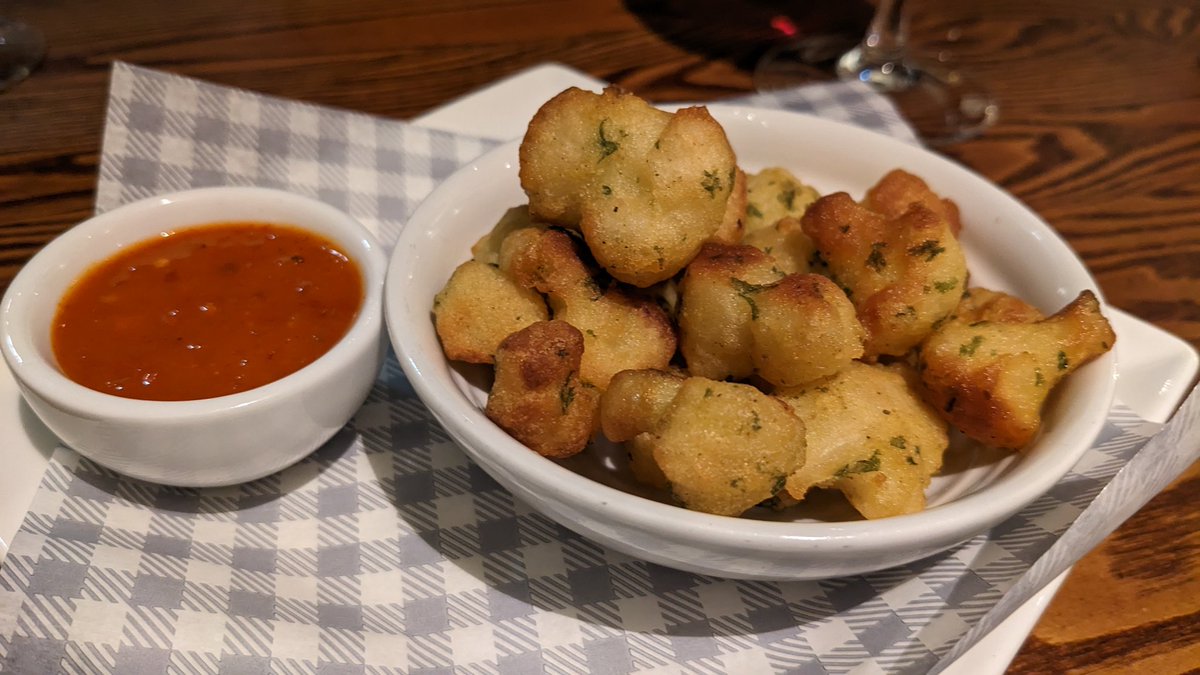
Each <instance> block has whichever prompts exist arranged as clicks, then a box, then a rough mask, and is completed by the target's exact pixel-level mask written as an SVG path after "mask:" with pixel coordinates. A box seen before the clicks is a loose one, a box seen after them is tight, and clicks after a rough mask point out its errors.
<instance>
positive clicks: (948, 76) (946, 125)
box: [837, 47, 1000, 145]
mask: <svg viewBox="0 0 1200 675" xmlns="http://www.w3.org/2000/svg"><path fill="white" fill-rule="evenodd" d="M837 74H838V77H839V78H841V79H843V80H857V81H859V82H862V83H864V84H867V85H869V86H870V87H872V88H873V89H875V90H876V91H878V92H881V93H884V94H887V95H888V96H889V97H890V98H891V99H892V102H893V103H895V104H896V107H897V108H899V109H900V112H901V113H902V114H903V115H904V117H905V118H906V119H907V120H908V123H909V124H910V125H912V127H913V129H914V130H916V132H917V135H918V136H920V137H921V140H923V141H924V142H926V143H928V144H930V145H940V144H943V143H953V142H956V141H962V140H966V139H968V138H972V137H974V136H977V135H979V134H980V133H982V132H983V131H984V130H985V129H987V128H988V127H990V126H992V125H993V124H995V123H996V120H997V119H998V117H999V113H1000V108H999V106H998V105H997V104H996V100H995V99H994V98H992V96H991V94H989V93H988V92H987V90H986V89H984V88H983V87H982V86H981V85H979V84H977V83H975V82H974V81H972V80H971V79H970V78H968V77H966V76H965V75H964V74H963V73H962V72H960V71H957V70H954V69H950V68H946V67H944V66H942V65H940V64H924V63H921V62H918V61H914V60H912V59H909V58H897V59H894V60H887V59H881V60H869V59H866V58H864V56H863V51H862V50H861V49H860V48H857V47H856V48H854V49H851V50H850V51H848V52H846V53H845V54H844V55H843V56H842V57H841V58H840V59H838V62H837Z"/></svg>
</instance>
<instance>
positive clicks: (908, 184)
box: [863, 169, 962, 237]
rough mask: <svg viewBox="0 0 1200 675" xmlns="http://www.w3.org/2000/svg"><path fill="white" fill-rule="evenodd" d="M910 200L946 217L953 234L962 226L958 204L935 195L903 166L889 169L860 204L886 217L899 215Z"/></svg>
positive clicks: (955, 234)
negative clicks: (902, 167)
mask: <svg viewBox="0 0 1200 675" xmlns="http://www.w3.org/2000/svg"><path fill="white" fill-rule="evenodd" d="M913 204H920V205H921V206H924V207H925V208H927V209H929V210H930V211H933V212H934V213H936V214H937V215H938V216H939V217H940V218H943V219H945V220H946V222H947V223H949V224H950V231H951V232H953V233H954V236H955V237H957V236H958V233H959V232H960V231H961V230H962V221H961V220H960V219H959V215H958V204H955V203H954V202H953V201H952V200H950V199H943V198H941V197H939V196H937V194H935V193H934V191H933V190H931V189H929V185H927V184H926V183H925V181H923V180H921V179H920V178H919V177H917V176H914V175H913V174H911V173H909V172H907V171H905V170H903V169H892V170H891V171H889V172H888V173H887V175H885V176H884V177H883V178H881V179H879V182H878V183H876V184H875V186H874V187H872V188H871V189H870V190H867V194H866V197H864V198H863V206H865V207H867V208H868V209H871V210H872V211H875V212H876V213H881V214H883V215H884V216H885V217H888V218H899V217H900V216H902V215H904V212H905V211H907V210H908V209H909V207H911V206H912V205H913Z"/></svg>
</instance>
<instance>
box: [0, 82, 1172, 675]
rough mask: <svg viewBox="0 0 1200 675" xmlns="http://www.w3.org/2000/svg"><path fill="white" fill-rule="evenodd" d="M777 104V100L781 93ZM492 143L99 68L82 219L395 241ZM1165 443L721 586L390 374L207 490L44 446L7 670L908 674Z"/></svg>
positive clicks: (812, 97) (1108, 450) (807, 99)
mask: <svg viewBox="0 0 1200 675" xmlns="http://www.w3.org/2000/svg"><path fill="white" fill-rule="evenodd" d="M772 101H773V102H772ZM754 102H755V103H756V104H760V105H761V104H768V105H782V106H785V107H789V108H791V109H798V110H805V111H814V112H817V113H818V114H821V115H822V116H824V117H827V118H834V119H844V120H846V121H850V122H853V123H856V124H860V125H864V126H869V127H872V128H875V129H878V130H883V131H885V132H886V133H891V134H893V135H897V136H900V137H902V138H906V139H907V140H913V138H912V135H911V132H910V131H909V130H908V127H907V126H906V125H904V123H903V121H902V120H900V118H899V117H898V116H897V115H896V114H895V111H894V109H892V108H891V107H890V106H889V105H888V104H887V103H886V101H884V100H883V99H881V98H880V97H878V96H875V95H873V94H870V93H869V92H867V91H865V90H863V89H858V88H855V87H852V86H849V87H848V86H844V85H825V86H819V87H811V88H805V89H800V90H796V91H793V92H791V93H790V94H788V95H787V97H786V98H785V99H779V98H772V97H770V96H768V97H767V98H766V99H761V98H760V99H759V100H756V101H754ZM491 145H492V143H491V142H489V141H484V140H480V139H475V138H469V137H464V136H458V135H454V134H450V133H445V132H440V131H431V130H426V129H422V128H419V127H416V126H413V125H410V124H406V123H403V122H398V121H393V120H387V119H380V118H376V117H370V116H367V115H362V114H357V113H352V112H347V111H342V110H334V109H329V108H321V107H317V106H313V105H307V104H303V103H297V102H293V101H286V100H280V99H276V98H271V97H267V96H262V95H259V94H255V93H252V92H246V91H241V90H236V89H230V88H225V87H219V86H214V85H211V84H206V83H202V82H198V81H195V80H191V79H186V78H183V77H178V76H173V75H168V74H165V73H160V72H155V71H150V70H145V69H140V68H135V67H131V66H128V65H124V64H119V63H118V64H116V65H115V66H114V69H113V74H112V85H111V98H110V101H109V107H108V119H107V127H106V132H105V141H104V150H103V158H102V165H101V172H100V186H99V194H98V200H97V209H98V210H99V211H104V210H107V209H110V208H113V207H115V206H117V205H119V204H122V203H124V202H127V201H131V200H134V199H138V198H142V197H147V196H150V195H154V194H158V193H162V192H166V191H172V190H179V189H184V188H192V187H200V186H207V185H231V184H232V185H261V186H268V187H275V188H283V189H287V190H291V191H294V192H298V193H301V194H306V195H310V196H313V197H317V198H319V199H322V200H324V201H326V202H329V203H331V204H333V205H335V206H337V207H339V208H342V209H344V210H346V211H348V212H349V213H350V214H351V215H353V216H355V217H356V218H358V219H359V220H360V221H361V222H363V223H364V224H366V225H367V226H368V227H371V228H373V229H374V230H375V231H376V232H377V233H378V234H379V235H380V236H381V238H382V239H384V240H385V241H389V242H390V241H394V240H395V237H396V235H397V233H398V232H399V230H400V228H401V227H402V226H403V224H404V222H405V219H406V218H407V216H408V214H409V213H410V212H411V211H412V209H413V208H414V207H415V205H416V204H417V203H418V202H419V201H420V200H421V198H423V197H424V196H425V195H426V194H427V193H428V192H429V191H430V190H431V189H432V188H433V187H434V185H435V184H436V183H437V182H438V181H440V180H441V179H443V178H445V177H446V176H447V175H449V174H450V173H451V172H452V171H453V170H454V169H455V168H456V167H457V166H459V165H461V164H463V163H464V162H466V161H467V160H470V159H472V158H473V157H475V156H477V155H478V154H480V153H481V152H483V151H484V150H486V149H487V148H489V147H490V146H491ZM1156 428H1157V425H1154V424H1148V423H1145V422H1143V421H1142V420H1140V419H1139V418H1138V417H1137V416H1136V415H1134V414H1133V413H1132V412H1130V411H1129V410H1127V409H1124V408H1120V407H1118V408H1116V409H1114V410H1113V411H1112V412H1111V414H1110V415H1109V418H1108V421H1107V424H1106V425H1105V427H1104V430H1103V432H1102V433H1101V435H1100V437H1099V439H1098V440H1097V442H1096V445H1095V447H1094V448H1092V449H1091V450H1090V451H1089V452H1088V453H1087V454H1086V455H1085V457H1084V458H1083V460H1082V461H1081V462H1080V463H1079V465H1078V466H1077V467H1076V468H1075V470H1074V471H1073V472H1072V473H1071V474H1070V475H1068V476H1067V477H1066V478H1065V479H1064V480H1063V481H1062V482H1060V483H1059V484H1058V485H1057V486H1056V487H1055V488H1054V489H1053V490H1052V491H1051V492H1050V493H1049V494H1047V495H1045V496H1044V497H1042V498H1041V499H1039V500H1038V501H1036V502H1035V503H1033V504H1032V505H1030V506H1029V507H1028V508H1027V509H1025V510H1024V511H1022V512H1021V513H1020V514H1018V515H1017V516H1015V517H1013V518H1012V519H1011V520H1009V521H1007V522H1005V523H1004V524H1002V525H1000V526H998V527H997V528H995V529H994V530H992V531H991V532H989V533H987V534H984V535H980V536H978V537H976V538H975V539H974V540H972V541H970V542H969V543H967V544H965V545H963V546H960V547H958V548H956V549H954V550H952V551H948V552H946V553H944V554H941V555H938V556H935V557H933V558H930V559H927V560H922V561H920V562H917V563H913V564H911V565H907V566H904V567H900V568H897V569H892V570H887V571H884V572H879V573H876V574H870V575H866V576H860V577H852V578H844V579H834V580H829V581H821V582H795V583H774V582H763V581H732V580H722V579H715V578H710V577H703V576H697V575H694V574H689V573H685V572H679V571H675V570H671V569H666V568H663V567H660V566H657V565H654V564H650V563H646V562H642V561H639V560H635V559H632V558H629V557H627V556H625V555H622V554H620V553H616V552H614V551H611V550H607V549H605V548H603V547H601V546H598V545H596V544H594V543H592V542H590V541H588V540H586V539H584V538H582V537H580V536H578V535H576V534H574V533H573V532H571V531H570V530H567V529H565V528H563V527H561V526H559V525H557V524H555V523H554V522H551V521H550V520H548V519H546V518H544V517H543V516H541V515H539V514H538V513H535V512H532V511H531V510H530V509H529V508H528V507H526V506H525V505H524V504H522V503H520V502H517V501H515V500H514V499H513V497H512V496H511V495H510V494H509V493H508V492H507V491H505V490H504V489H503V488H501V487H500V486H499V485H497V484H496V483H495V482H494V481H492V480H491V479H490V478H489V477H488V476H487V475H486V474H485V473H484V472H483V471H481V470H480V469H479V468H478V467H477V466H475V465H474V464H472V463H471V462H470V461H469V460H468V459H467V458H466V457H465V456H464V455H463V454H462V453H461V452H460V451H459V449H458V448H457V447H455V445H454V444H453V443H452V442H451V441H450V439H449V438H448V437H447V435H446V434H445V432H444V431H443V430H442V429H441V428H440V427H439V426H438V425H437V424H436V423H435V422H434V421H433V419H432V418H431V416H430V415H429V414H428V412H427V411H426V410H425V408H424V406H423V405H422V404H421V402H420V400H419V399H418V398H417V397H416V396H415V395H414V393H413V391H412V388H411V387H410V385H409V383H408V382H407V381H406V379H405V377H404V375H403V374H402V372H401V370H400V368H399V367H398V364H397V363H396V361H395V359H394V358H391V359H389V360H388V362H387V364H386V366H385V368H384V371H383V372H382V374H381V375H380V377H379V380H378V382H377V383H376V385H375V388H374V390H373V392H372V393H371V395H370V397H369V399H368V400H367V402H366V404H365V405H364V406H363V408H362V410H361V411H360V412H359V413H358V414H357V415H356V416H355V418H354V419H353V420H352V421H351V422H350V424H349V425H347V426H346V428H345V429H344V430H343V431H342V432H340V433H339V434H338V435H336V436H335V437H334V438H333V439H332V440H331V441H329V442H328V443H327V444H325V445H324V446H323V447H322V448H321V449H319V450H318V451H317V452H315V453H314V454H313V455H312V456H310V457H308V458H307V459H305V460H303V461H301V462H300V463H298V464H296V465H295V466H292V467H290V468H288V469H286V470H284V471H282V472H280V473H278V474H275V475H273V476H270V477H267V478H264V479H262V480H259V481H255V482H253V483H249V484H245V485H239V486H234V487H229V488H221V489H205V490H197V489H178V488H169V487H162V486H158V485H152V484H147V483H142V482H139V481H136V480H133V479H129V478H125V477H123V476H121V475H118V474H115V473H113V472H111V471H108V470H106V469H104V468H103V467H100V466H97V465H96V464H94V463H92V462H90V461H88V460H86V459H84V458H82V457H80V456H79V455H78V454H76V453H74V452H73V451H71V450H69V449H66V448H59V449H58V450H57V451H56V452H55V454H54V456H53V457H52V459H51V462H50V467H49V469H48V470H47V472H46V474H45V477H44V479H43V481H42V484H41V487H40V488H39V490H38V493H37V496H36V497H35V499H34V502H33V505H32V506H31V508H30V510H29V513H28V516H27V517H26V520H25V522H24V524H23V525H22V527H21V530H20V532H19V534H18V535H17V536H16V537H15V539H14V541H13V542H12V547H11V549H10V551H9V554H8V558H7V560H6V561H5V563H4V565H3V567H2V568H0V666H2V667H3V669H4V670H5V671H6V672H9V671H11V672H16V673H34V672H36V673H41V672H54V671H67V672H137V673H165V672H172V673H176V672H178V673H264V672H278V673H310V672H329V673H410V672H416V671H420V672H433V673H449V672H470V673H483V672H497V673H532V672H552V673H562V672H579V671H591V672H598V673H626V672H637V671H654V672H689V673H692V672H766V671H771V670H776V671H781V670H787V671H791V672H800V673H826V672H847V671H852V670H853V671H855V672H878V671H891V670H905V669H911V670H924V669H927V668H929V667H931V666H932V665H933V664H935V663H936V662H937V661H938V659H939V657H940V656H941V655H944V654H946V653H947V652H949V650H950V649H951V648H952V646H953V645H954V644H955V643H956V642H957V641H958V640H960V639H961V638H962V637H963V636H964V635H965V634H967V632H968V630H969V629H970V628H971V627H972V626H973V625H974V624H976V623H977V622H978V621H979V620H980V618H981V617H982V616H983V615H984V614H985V613H987V612H988V611H989V610H990V609H991V608H993V607H994V606H996V605H997V603H998V601H1000V600H1001V599H1002V598H1003V597H1004V596H1005V593H1006V591H1007V590H1008V589H1009V588H1010V586H1012V585H1013V584H1014V583H1015V582H1016V581H1017V579H1018V578H1019V577H1020V576H1021V575H1022V574H1023V573H1024V572H1025V571H1026V570H1027V569H1029V567H1030V565H1031V564H1032V563H1034V562H1035V561H1037V560H1038V559H1039V557H1040V556H1041V555H1042V553H1043V552H1044V551H1046V550H1047V548H1048V547H1050V546H1051V544H1053V543H1054V542H1055V540H1056V538H1057V537H1058V536H1059V535H1060V534H1061V533H1062V532H1063V531H1064V530H1065V529H1066V528H1067V526H1068V525H1070V524H1071V522H1072V521H1073V520H1074V519H1075V518H1076V516H1078V515H1079V514H1080V512H1081V511H1082V510H1083V509H1084V508H1085V507H1086V506H1087V505H1088V504H1089V503H1090V502H1091V500H1092V499H1093V497H1094V496H1095V495H1096V494H1097V492H1098V491H1099V490H1100V489H1101V488H1102V487H1103V486H1104V485H1105V484H1106V483H1107V482H1108V481H1109V479H1110V478H1111V477H1112V476H1113V475H1114V473H1115V472H1116V471H1117V469H1118V468H1119V467H1121V466H1122V465H1123V464H1124V463H1125V461H1126V460H1127V459H1129V458H1130V457H1131V456H1133V454H1134V453H1136V452H1137V450H1138V449H1139V448H1140V447H1141V446H1142V445H1143V444H1144V443H1145V442H1146V440H1147V438H1149V437H1150V435H1152V434H1153V432H1154V431H1155V429H1156Z"/></svg>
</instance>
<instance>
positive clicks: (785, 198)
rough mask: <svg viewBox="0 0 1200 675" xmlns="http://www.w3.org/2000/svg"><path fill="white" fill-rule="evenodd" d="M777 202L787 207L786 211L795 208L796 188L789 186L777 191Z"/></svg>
mask: <svg viewBox="0 0 1200 675" xmlns="http://www.w3.org/2000/svg"><path fill="white" fill-rule="evenodd" d="M779 202H780V203H781V204H783V205H784V206H785V207H787V210H788V211H791V210H793V209H795V208H796V188H790V189H787V190H784V191H783V192H780V193H779Z"/></svg>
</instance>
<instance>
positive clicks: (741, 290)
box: [729, 277, 767, 321]
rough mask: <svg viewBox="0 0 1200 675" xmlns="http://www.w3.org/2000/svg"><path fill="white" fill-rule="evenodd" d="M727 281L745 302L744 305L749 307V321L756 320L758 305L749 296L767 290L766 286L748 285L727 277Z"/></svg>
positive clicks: (735, 278)
mask: <svg viewBox="0 0 1200 675" xmlns="http://www.w3.org/2000/svg"><path fill="white" fill-rule="evenodd" d="M729 281H730V283H732V284H733V289H734V290H735V291H737V294H738V295H739V296H741V298H742V299H743V300H745V301H746V304H748V305H750V320H751V321H754V320H756V319H758V304H757V303H756V302H754V298H753V297H751V296H753V295H754V294H755V293H757V292H759V291H761V290H762V289H764V288H767V286H765V285H760V284H748V283H746V282H745V281H742V280H741V279H738V278H737V277H729Z"/></svg>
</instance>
